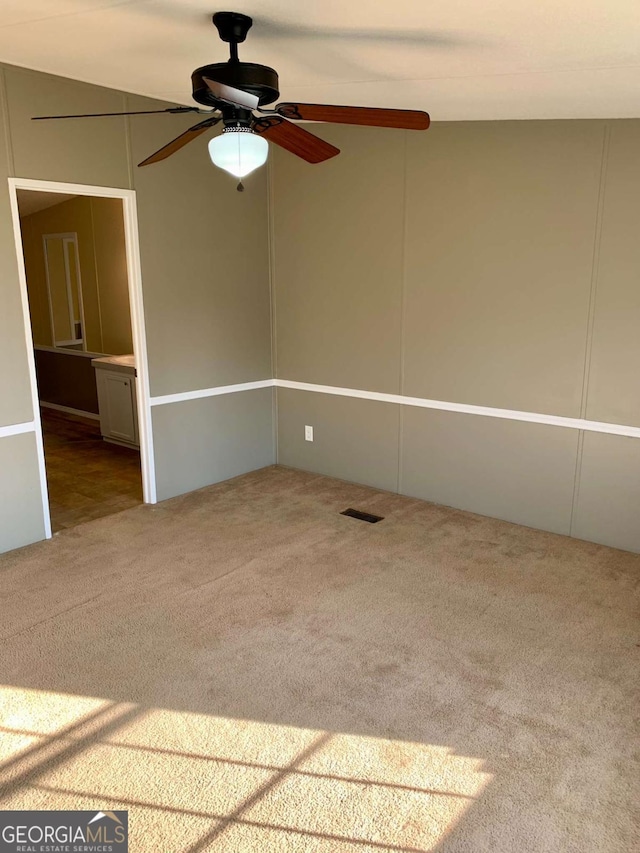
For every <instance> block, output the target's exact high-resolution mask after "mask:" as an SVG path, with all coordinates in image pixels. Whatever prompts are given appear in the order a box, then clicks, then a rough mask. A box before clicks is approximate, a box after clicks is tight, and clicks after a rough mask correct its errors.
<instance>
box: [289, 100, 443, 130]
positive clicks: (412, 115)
mask: <svg viewBox="0 0 640 853" xmlns="http://www.w3.org/2000/svg"><path fill="white" fill-rule="evenodd" d="M275 109H276V112H277V113H278V115H281V116H284V118H289V119H295V120H298V121H300V120H301V119H302V120H307V121H328V122H334V123H336V124H364V125H368V126H370V127H397V128H404V129H405V130H426V129H427V128H428V127H429V123H430V119H429V113H425V112H423V111H422V110H387V109H381V108H378V107H341V106H340V107H338V106H331V105H330V104H290V103H282V104H278V106H277V107H276V108H275Z"/></svg>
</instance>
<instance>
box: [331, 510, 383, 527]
mask: <svg viewBox="0 0 640 853" xmlns="http://www.w3.org/2000/svg"><path fill="white" fill-rule="evenodd" d="M340 515H348V516H349V518H358V519H360V521H368V522H369V524H375V523H376V522H378V521H382V520H383V518H384V516H382V515H373V514H372V513H370V512H362V510H360V509H351V508H350V509H345V511H344V512H341V513H340Z"/></svg>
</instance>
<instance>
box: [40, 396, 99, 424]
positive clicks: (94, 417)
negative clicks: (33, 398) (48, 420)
mask: <svg viewBox="0 0 640 853" xmlns="http://www.w3.org/2000/svg"><path fill="white" fill-rule="evenodd" d="M40 405H41V406H42V408H43V409H53V410H54V411H56V412H66V414H67V415H77V416H78V417H79V418H89V419H90V420H92V421H99V420H100V415H96V414H95V412H83V411H82V409H72V408H71V406H60V405H59V404H58V403H45V402H44V400H40Z"/></svg>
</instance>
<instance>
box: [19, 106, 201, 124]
mask: <svg viewBox="0 0 640 853" xmlns="http://www.w3.org/2000/svg"><path fill="white" fill-rule="evenodd" d="M199 112H200V110H199V109H198V107H169V108H168V109H166V110H133V111H132V112H126V113H83V114H81V115H77V116H32V118H31V121H45V120H47V119H52V118H102V117H103V116H144V115H150V114H152V113H199Z"/></svg>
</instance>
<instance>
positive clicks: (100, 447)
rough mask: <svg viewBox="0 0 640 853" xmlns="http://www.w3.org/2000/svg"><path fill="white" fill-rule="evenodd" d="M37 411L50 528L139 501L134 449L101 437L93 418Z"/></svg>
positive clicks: (72, 524)
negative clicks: (42, 446)
mask: <svg viewBox="0 0 640 853" xmlns="http://www.w3.org/2000/svg"><path fill="white" fill-rule="evenodd" d="M41 414H42V428H43V433H44V451H45V462H46V468H47V482H48V485H49V504H50V508H51V525H52V528H53V532H54V533H55V532H56V531H58V530H62V529H64V528H66V527H75V526H76V525H77V524H82V523H83V522H85V521H90V520H92V519H94V518H102V517H103V516H105V515H112V514H113V513H116V512H121V511H122V510H124V509H129V508H130V507H133V506H136V505H137V504H139V503H142V475H141V473H140V454H139V453H138V452H137V451H135V450H132V449H129V448H128V447H119V446H118V445H115V444H109V443H108V442H106V441H103V440H102V436H101V435H100V426H99V424H98V421H93V420H90V419H88V418H81V417H76V416H75V415H68V414H66V413H63V412H57V411H53V410H52V409H44V408H43V409H42V413H41Z"/></svg>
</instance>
